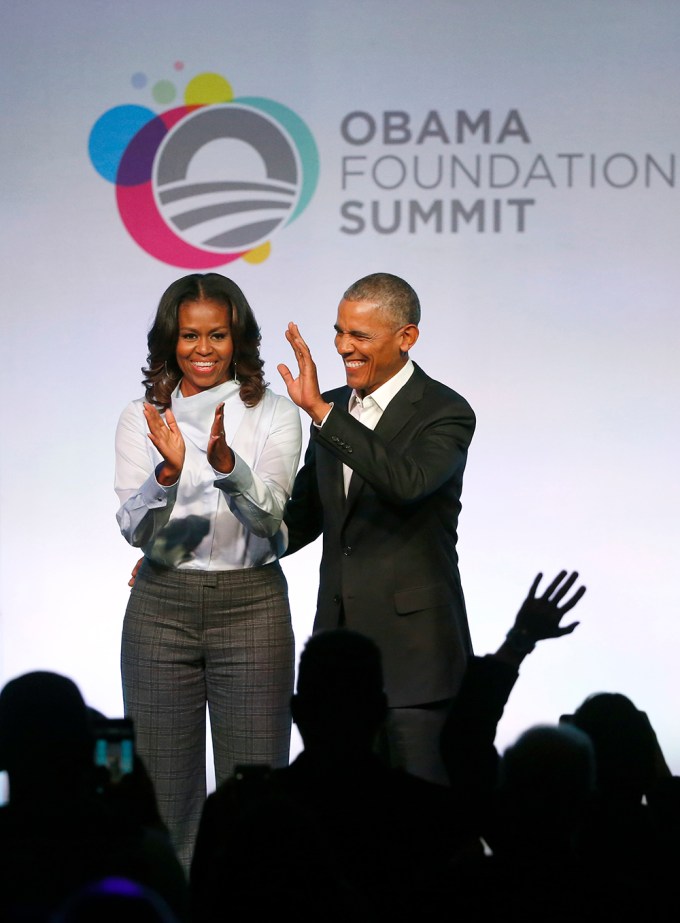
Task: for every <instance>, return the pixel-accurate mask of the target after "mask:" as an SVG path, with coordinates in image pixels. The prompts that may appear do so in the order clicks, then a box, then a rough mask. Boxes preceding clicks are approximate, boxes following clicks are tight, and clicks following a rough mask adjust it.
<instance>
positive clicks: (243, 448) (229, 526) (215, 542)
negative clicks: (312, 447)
mask: <svg viewBox="0 0 680 923" xmlns="http://www.w3.org/2000/svg"><path fill="white" fill-rule="evenodd" d="M221 401H224V429H225V433H226V438H227V443H228V444H229V446H230V448H231V449H232V451H233V452H234V460H235V464H234V468H233V471H231V473H230V474H223V473H221V472H219V471H215V470H214V469H213V468H212V466H211V465H210V464H209V462H208V458H207V445H208V437H209V435H210V428H211V426H212V422H213V419H214V415H215V408H216V407H217V405H218V404H219V403H220V402H221ZM143 407H144V401H143V400H141V399H140V400H136V401H132V402H131V403H130V404H128V406H127V407H126V408H125V410H124V411H123V413H122V414H121V417H120V421H119V423H118V429H117V431H116V477H115V489H116V493H117V494H118V498H119V500H120V504H121V505H120V509H119V510H118V513H117V519H118V524H119V526H120V530H121V532H122V534H123V536H124V537H125V538H126V539H127V541H128V542H129V543H130V544H131V545H134V546H135V547H138V548H142V550H143V551H144V554H145V555H146V556H147V557H149V558H150V559H151V560H152V561H155V562H156V563H158V564H162V565H165V566H168V567H177V568H182V569H187V570H234V569H238V568H244V567H256V566H259V565H263V564H270V563H272V562H273V561H275V560H276V559H277V557H279V555H280V554H281V553H282V551H283V545H282V542H281V538H282V537H281V535H280V533H279V529H280V525H281V520H282V517H283V510H284V507H285V505H286V501H287V499H288V497H289V496H290V492H291V490H292V487H293V481H294V479H295V474H296V472H297V466H298V461H299V459H300V447H301V441H302V432H301V427H300V416H299V412H298V409H297V407H296V406H295V405H294V404H293V403H291V401H289V400H288V398H285V397H281V396H280V395H277V394H273V393H272V392H271V391H270V390H269V389H267V390H266V391H265V394H264V396H263V398H262V400H261V401H260V403H259V404H258V405H257V406H256V407H246V406H245V405H244V404H243V402H242V401H241V399H240V396H239V385H238V384H237V383H235V382H233V381H226V382H224V383H223V384H221V385H217V386H216V387H214V388H210V389H208V390H206V391H201V392H200V393H199V394H194V395H191V396H190V397H183V395H182V394H181V392H180V390H179V385H178V387H177V389H176V390H175V392H174V393H173V395H172V412H173V413H174V415H175V418H176V420H177V424H178V426H179V428H180V430H181V432H182V435H183V437H184V442H185V445H186V457H185V460H184V466H183V468H182V473H181V475H180V477H179V480H178V481H177V483H176V484H173V485H171V486H170V487H164V486H163V485H161V484H159V483H158V481H157V480H156V469H157V467H158V465H159V464H161V462H162V461H163V459H162V456H161V455H160V453H159V452H158V450H157V449H156V448H155V447H154V445H153V444H152V443H151V440H150V439H149V437H148V435H147V434H148V427H147V425H146V420H145V418H144V413H143Z"/></svg>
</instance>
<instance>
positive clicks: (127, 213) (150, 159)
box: [116, 106, 246, 269]
mask: <svg viewBox="0 0 680 923" xmlns="http://www.w3.org/2000/svg"><path fill="white" fill-rule="evenodd" d="M197 108H200V107H198V106H178V107H177V108H175V109H169V110H168V111H167V112H164V113H162V114H161V115H159V116H157V117H156V118H155V119H152V120H151V121H150V122H148V123H147V124H146V125H144V127H143V128H142V129H141V130H140V131H139V132H138V133H137V134H136V135H135V137H134V138H133V139H132V141H131V142H130V144H129V145H128V147H127V149H126V151H125V153H124V154H123V157H122V158H121V162H120V166H119V167H118V175H117V179H116V200H117V202H118V210H119V212H120V217H121V219H122V221H123V224H124V225H125V227H126V229H127V231H128V233H129V234H130V236H131V237H132V238H133V240H135V241H136V242H137V243H138V244H139V246H140V247H142V249H143V250H146V252H147V253H148V254H149V255H150V256H153V257H155V258H156V259H158V260H160V261H161V262H163V263H169V264H171V265H173V266H179V267H182V268H185V269H194V268H195V269H213V268H214V267H216V266H224V265H226V264H227V263H231V262H232V260H236V259H239V257H241V256H243V254H244V253H245V252H246V251H242V252H240V253H231V254H225V253H220V254H216V253H209V252H207V251H205V250H200V249H199V248H197V247H192V246H191V245H190V244H187V243H186V242H185V241H183V240H181V239H180V238H179V237H177V236H176V235H175V234H173V233H172V231H171V230H170V228H169V227H168V226H167V224H166V223H165V221H164V220H163V218H162V217H161V215H160V213H159V211H158V208H157V206H156V202H155V200H154V195H153V188H152V182H151V174H152V170H153V163H154V158H155V156H156V152H157V151H158V148H159V146H160V144H161V142H162V140H163V138H164V137H165V136H166V134H167V133H168V131H169V130H170V129H171V128H172V127H173V126H174V125H176V124H177V122H179V121H180V120H181V119H183V118H184V117H185V116H186V115H188V114H189V113H190V112H193V111H195V110H196V109H197Z"/></svg>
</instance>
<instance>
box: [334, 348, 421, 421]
mask: <svg viewBox="0 0 680 923" xmlns="http://www.w3.org/2000/svg"><path fill="white" fill-rule="evenodd" d="M413 371H414V369H413V363H412V362H411V360H410V359H407V360H406V364H405V365H404V367H403V368H401V369H399V371H398V372H397V374H396V375H393V376H392V377H391V378H389V379H388V380H387V381H386V382H385V384H384V385H380V387H379V388H376V389H375V391H372V392H371V393H370V394H367V395H366V397H365V398H361V397H359V395H358V394H357V392H356V391H352V394H351V395H350V399H349V406H350V409H351V408H352V407H353V406H354V404H355V403H359V404H361V405H362V406H364V405H365V403H366V402H367V401H368V402H370V401H371V400H372V401H373V402H374V403H375V404H376V405H377V406H378V407H379V408H380V410H381V411H382V413H384V412H385V410H387V405H388V404H389V403H390V401H391V400H392V399H393V398H394V397H396V395H397V394H398V393H399V391H401V389H402V388H403V387H404V385H405V384H406V382H407V381H408V380H409V378H410V377H411V375H413Z"/></svg>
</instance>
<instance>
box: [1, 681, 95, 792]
mask: <svg viewBox="0 0 680 923" xmlns="http://www.w3.org/2000/svg"><path fill="white" fill-rule="evenodd" d="M91 767H92V735H91V732H90V724H89V718H88V712H87V708H86V706H85V702H84V701H83V697H82V696H81V694H80V691H79V690H78V687H77V686H76V684H75V683H74V682H72V680H70V679H67V677H65V676H60V675H58V674H57V673H48V672H36V673H26V674H25V675H24V676H20V677H18V678H17V679H14V680H11V681H10V682H9V683H7V685H6V686H5V687H4V689H3V690H2V692H1V693H0V768H2V769H5V770H7V772H8V774H9V778H10V797H11V798H12V799H14V797H15V796H16V794H17V792H18V791H20V788H21V786H22V785H23V784H24V783H26V784H29V783H31V782H33V781H36V782H39V783H40V785H41V786H42V785H43V784H44V782H45V779H49V778H51V779H53V780H55V782H57V783H58V784H59V785H68V784H69V782H74V783H75V782H76V781H77V780H78V779H80V778H82V775H83V773H89V772H90V771H91Z"/></svg>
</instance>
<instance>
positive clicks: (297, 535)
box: [283, 427, 323, 555]
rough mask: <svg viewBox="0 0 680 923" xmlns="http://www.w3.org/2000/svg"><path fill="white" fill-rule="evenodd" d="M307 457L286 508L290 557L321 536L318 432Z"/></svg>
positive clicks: (284, 517)
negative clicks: (317, 474)
mask: <svg viewBox="0 0 680 923" xmlns="http://www.w3.org/2000/svg"><path fill="white" fill-rule="evenodd" d="M315 429H316V427H312V431H313V432H312V436H311V437H310V440H309V445H308V446H307V451H306V453H305V461H304V464H303V466H302V468H300V470H299V471H298V473H297V477H296V478H295V483H294V485H293V493H292V494H291V497H290V500H289V501H288V503H287V504H286V509H285V512H284V516H283V520H284V522H285V524H286V526H287V528H288V547H287V549H286V554H287V555H288V554H294V552H296V551H299V549H300V548H304V546H305V545H308V544H309V543H310V542H313V541H314V540H315V539H316V538H318V537H319V535H321V531H322V529H323V510H322V508H321V499H320V497H319V490H318V485H317V480H316V446H315V444H314V430H315Z"/></svg>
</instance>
